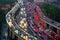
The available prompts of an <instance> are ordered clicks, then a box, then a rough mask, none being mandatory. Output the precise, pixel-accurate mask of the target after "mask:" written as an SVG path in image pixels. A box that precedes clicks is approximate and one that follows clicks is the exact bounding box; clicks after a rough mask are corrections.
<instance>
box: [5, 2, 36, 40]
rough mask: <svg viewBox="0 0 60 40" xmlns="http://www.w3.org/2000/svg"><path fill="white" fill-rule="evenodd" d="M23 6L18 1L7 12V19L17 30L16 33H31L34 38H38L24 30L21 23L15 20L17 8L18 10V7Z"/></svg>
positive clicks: (10, 25)
mask: <svg viewBox="0 0 60 40" xmlns="http://www.w3.org/2000/svg"><path fill="white" fill-rule="evenodd" d="M20 6H22V5H21V3H17V4H16V5H15V6H14V7H13V8H12V9H11V10H10V11H9V12H8V13H7V14H6V21H7V23H8V25H9V27H10V28H11V27H13V28H14V30H15V31H16V33H17V34H18V36H20V34H22V33H23V34H25V35H29V36H31V37H32V38H33V39H35V40H37V38H36V37H33V36H32V35H30V34H29V33H27V32H25V31H24V30H22V28H20V27H19V25H18V24H17V23H16V22H15V20H14V14H15V12H16V10H18V8H19V7H20ZM20 32H22V33H20Z"/></svg>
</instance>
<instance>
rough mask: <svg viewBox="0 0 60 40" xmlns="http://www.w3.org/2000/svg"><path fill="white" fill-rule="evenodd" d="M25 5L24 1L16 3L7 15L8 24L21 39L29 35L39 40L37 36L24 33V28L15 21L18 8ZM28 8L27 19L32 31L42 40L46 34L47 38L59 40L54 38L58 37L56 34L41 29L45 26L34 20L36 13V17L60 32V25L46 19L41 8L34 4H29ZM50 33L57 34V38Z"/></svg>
mask: <svg viewBox="0 0 60 40" xmlns="http://www.w3.org/2000/svg"><path fill="white" fill-rule="evenodd" d="M19 1H20V2H19ZM23 5H24V3H23V1H22V0H18V3H16V5H15V6H14V7H13V8H12V9H11V10H10V11H9V12H8V13H7V14H6V21H7V24H8V25H9V27H10V28H11V27H13V29H14V32H15V33H16V34H18V36H19V37H20V35H21V34H24V35H28V37H29V36H31V37H32V38H33V39H35V40H37V38H36V37H35V36H33V35H31V34H29V33H27V32H26V31H24V30H23V28H21V26H19V25H18V24H19V23H18V24H17V23H16V21H15V19H14V14H15V12H16V11H17V10H18V8H20V7H21V6H23ZM27 7H28V8H27V10H26V12H27V17H26V18H27V22H28V25H30V26H29V28H30V30H32V31H33V33H35V34H36V35H37V37H39V38H41V40H42V38H44V37H43V35H42V34H44V33H45V36H46V35H48V36H50V37H51V38H52V39H54V40H57V39H55V38H54V37H57V36H58V35H57V34H56V33H54V32H53V31H50V30H44V29H42V28H41V27H43V24H42V26H41V25H40V24H39V23H38V22H37V21H36V19H35V18H34V12H35V11H36V12H35V13H37V14H36V15H38V16H39V19H41V20H42V21H43V22H44V23H47V24H49V25H51V26H53V27H55V28H57V29H58V30H60V23H58V22H56V21H54V20H51V19H50V18H48V17H46V16H45V15H44V13H43V12H42V10H41V9H40V7H39V6H37V5H35V4H33V3H28V4H27ZM18 17H19V16H18ZM39 19H38V20H39ZM36 28H37V29H36ZM41 33H42V34H41ZM49 33H53V34H55V36H54V37H53V36H52V35H51V34H49ZM56 35H57V36H56ZM58 37H59V36H58Z"/></svg>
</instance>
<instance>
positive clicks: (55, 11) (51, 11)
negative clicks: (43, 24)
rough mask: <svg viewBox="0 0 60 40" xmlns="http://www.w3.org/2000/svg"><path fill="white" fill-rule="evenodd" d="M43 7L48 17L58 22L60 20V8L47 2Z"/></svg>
mask: <svg viewBox="0 0 60 40" xmlns="http://www.w3.org/2000/svg"><path fill="white" fill-rule="evenodd" d="M41 8H42V11H43V12H44V14H45V15H46V16H47V17H49V18H51V19H53V20H55V21H57V22H60V9H59V8H57V7H54V6H52V5H49V4H45V5H43V6H42V7H41Z"/></svg>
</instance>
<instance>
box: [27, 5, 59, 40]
mask: <svg viewBox="0 0 60 40" xmlns="http://www.w3.org/2000/svg"><path fill="white" fill-rule="evenodd" d="M30 5H33V4H29V5H28V13H27V15H28V16H27V17H28V18H27V19H28V23H29V25H30V27H31V28H32V29H33V30H34V31H35V32H37V33H39V32H40V31H42V33H43V32H44V33H45V34H46V35H48V36H50V37H51V38H52V39H53V40H58V39H60V36H59V35H57V34H56V33H55V32H53V31H52V30H47V29H45V28H46V27H44V25H43V24H41V21H40V20H39V19H41V20H42V18H43V19H44V20H42V21H43V22H44V21H45V20H46V18H45V17H43V14H42V12H41V11H39V8H38V9H37V6H36V7H35V8H36V9H33V8H34V6H30ZM31 10H32V11H31ZM34 10H35V11H36V12H34ZM38 11H39V12H38ZM34 13H35V15H36V16H35V18H34ZM37 13H38V15H37ZM39 13H41V14H40V17H41V18H40V17H39ZM44 16H45V15H44ZM39 23H40V24H39ZM44 23H46V22H44ZM49 25H50V24H49ZM51 26H53V25H51ZM42 27H43V28H42ZM35 28H36V29H35ZM55 28H56V27H55ZM37 33H36V34H37ZM51 33H52V34H55V35H54V37H53V36H52V34H51ZM38 35H40V33H39V34H38ZM56 35H57V36H56ZM40 36H41V35H40ZM55 37H56V38H55Z"/></svg>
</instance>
